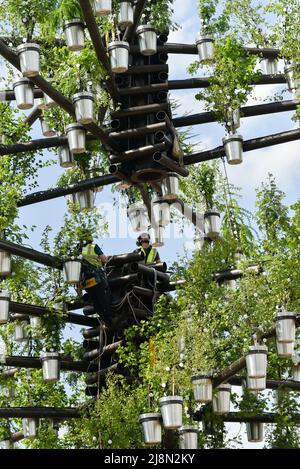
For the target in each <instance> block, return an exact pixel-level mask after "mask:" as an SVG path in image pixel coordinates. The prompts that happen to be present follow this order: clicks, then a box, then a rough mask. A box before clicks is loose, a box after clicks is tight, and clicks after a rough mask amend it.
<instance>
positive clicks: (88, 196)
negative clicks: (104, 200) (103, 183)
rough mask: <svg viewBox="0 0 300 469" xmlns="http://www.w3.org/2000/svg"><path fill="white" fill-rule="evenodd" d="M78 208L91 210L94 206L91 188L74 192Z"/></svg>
mask: <svg viewBox="0 0 300 469" xmlns="http://www.w3.org/2000/svg"><path fill="white" fill-rule="evenodd" d="M76 196H77V202H78V203H79V205H80V210H92V209H93V208H94V192H93V191H92V190H91V189H88V190H86V191H82V192H78V193H77V194H76Z"/></svg>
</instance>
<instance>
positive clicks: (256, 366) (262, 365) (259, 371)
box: [246, 345, 268, 378]
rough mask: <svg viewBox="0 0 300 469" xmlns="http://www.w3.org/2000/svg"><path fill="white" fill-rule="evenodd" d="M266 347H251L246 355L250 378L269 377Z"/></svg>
mask: <svg viewBox="0 0 300 469" xmlns="http://www.w3.org/2000/svg"><path fill="white" fill-rule="evenodd" d="M267 353H268V347H267V346H266V345H251V346H250V347H249V352H247V353H246V366H247V375H248V377H249V378H265V376H267Z"/></svg>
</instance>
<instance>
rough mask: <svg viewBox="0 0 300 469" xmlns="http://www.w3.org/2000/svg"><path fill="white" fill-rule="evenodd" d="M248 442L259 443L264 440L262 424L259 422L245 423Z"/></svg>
mask: <svg viewBox="0 0 300 469" xmlns="http://www.w3.org/2000/svg"><path fill="white" fill-rule="evenodd" d="M246 428H247V438H248V441H249V443H259V442H261V441H263V440H264V424H263V423H259V422H250V423H246Z"/></svg>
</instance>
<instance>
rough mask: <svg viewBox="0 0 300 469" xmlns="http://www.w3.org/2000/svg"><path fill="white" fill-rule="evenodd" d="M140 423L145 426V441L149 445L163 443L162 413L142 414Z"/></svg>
mask: <svg viewBox="0 0 300 469" xmlns="http://www.w3.org/2000/svg"><path fill="white" fill-rule="evenodd" d="M139 420H140V423H141V424H142V427H143V434H144V442H145V443H146V444H147V445H158V444H160V443H161V424H160V422H161V414H159V413H153V414H142V415H140V418H139Z"/></svg>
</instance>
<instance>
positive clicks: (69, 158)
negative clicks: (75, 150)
mask: <svg viewBox="0 0 300 469" xmlns="http://www.w3.org/2000/svg"><path fill="white" fill-rule="evenodd" d="M58 157H59V164H60V166H61V167H62V168H73V167H74V166H75V161H74V157H73V154H72V153H71V152H70V150H69V147H67V146H64V147H59V149H58Z"/></svg>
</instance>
